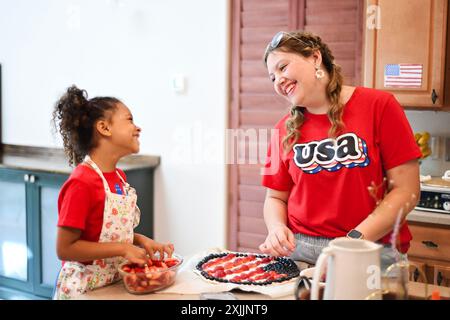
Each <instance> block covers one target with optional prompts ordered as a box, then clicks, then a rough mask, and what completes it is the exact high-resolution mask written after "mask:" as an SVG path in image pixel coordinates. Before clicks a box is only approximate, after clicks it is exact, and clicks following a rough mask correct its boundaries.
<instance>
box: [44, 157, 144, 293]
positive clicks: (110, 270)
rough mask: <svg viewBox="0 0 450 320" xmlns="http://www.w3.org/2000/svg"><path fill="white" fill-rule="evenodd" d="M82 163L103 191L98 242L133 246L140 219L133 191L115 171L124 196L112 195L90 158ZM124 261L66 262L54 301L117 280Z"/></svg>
mask: <svg viewBox="0 0 450 320" xmlns="http://www.w3.org/2000/svg"><path fill="white" fill-rule="evenodd" d="M85 162H87V163H88V164H90V165H91V166H92V168H94V169H95V171H96V172H97V173H98V175H99V176H100V178H101V179H102V181H103V186H104V188H105V209H104V211H103V226H102V230H101V232H100V238H99V242H122V243H133V238H134V233H133V230H134V228H135V227H136V226H137V225H138V224H139V219H140V211H139V208H138V207H137V205H136V200H137V195H136V190H135V189H134V188H132V187H131V186H130V185H129V184H128V183H126V182H125V181H124V180H123V179H122V176H121V175H120V174H119V173H118V172H117V171H116V173H117V175H118V176H119V178H120V180H121V181H122V182H123V184H124V194H123V195H120V194H116V193H112V192H111V190H110V189H109V186H108V182H107V181H106V179H105V177H104V176H103V174H102V172H101V171H100V169H99V168H98V166H97V165H96V164H95V163H94V162H93V161H92V160H91V158H90V157H89V156H86V158H85ZM123 261H124V258H123V257H113V258H106V259H98V260H94V261H93V263H92V264H90V265H84V264H82V263H80V262H76V261H66V262H65V263H64V266H63V267H62V268H61V271H60V272H59V275H58V280H57V283H56V288H55V294H54V297H53V299H56V300H67V299H72V298H74V297H76V296H78V295H81V294H83V293H85V292H86V291H88V290H93V289H95V288H100V287H103V286H106V285H108V284H111V283H114V282H116V281H118V280H120V275H119V272H118V271H117V269H118V265H119V264H120V263H122V262H123Z"/></svg>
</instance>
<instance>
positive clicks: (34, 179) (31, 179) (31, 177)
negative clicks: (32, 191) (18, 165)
mask: <svg viewBox="0 0 450 320" xmlns="http://www.w3.org/2000/svg"><path fill="white" fill-rule="evenodd" d="M35 181H36V178H35V177H34V176H33V175H31V176H30V183H34V182H35Z"/></svg>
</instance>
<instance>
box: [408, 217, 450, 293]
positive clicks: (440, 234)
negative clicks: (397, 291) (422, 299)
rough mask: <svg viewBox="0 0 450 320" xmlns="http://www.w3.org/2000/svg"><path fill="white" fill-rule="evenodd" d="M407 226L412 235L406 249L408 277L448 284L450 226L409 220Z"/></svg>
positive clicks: (449, 276) (449, 278) (431, 282)
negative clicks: (408, 246) (409, 245)
mask: <svg viewBox="0 0 450 320" xmlns="http://www.w3.org/2000/svg"><path fill="white" fill-rule="evenodd" d="M409 227H410V230H411V233H412V235H413V240H412V241H411V247H410V249H409V251H408V259H409V260H410V262H411V268H410V278H411V277H416V279H414V281H420V282H428V283H430V284H435V285H441V286H450V226H443V225H434V224H426V223H416V222H414V223H412V222H410V223H409ZM414 268H417V269H419V270H417V272H416V271H415V269H414ZM420 271H422V272H420ZM423 274H425V277H426V279H423V276H422V275H423Z"/></svg>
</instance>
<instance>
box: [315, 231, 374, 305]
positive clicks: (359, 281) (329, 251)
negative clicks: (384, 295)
mask: <svg viewBox="0 0 450 320" xmlns="http://www.w3.org/2000/svg"><path fill="white" fill-rule="evenodd" d="M381 248H382V246H381V245H379V244H377V243H375V242H371V241H368V240H358V239H349V238H336V239H334V240H331V241H330V242H329V244H328V247H326V248H324V249H322V253H321V254H320V256H319V258H318V259H317V263H316V268H315V270H314V276H313V280H312V285H311V287H312V288H311V300H318V298H319V287H320V284H319V280H320V276H321V274H322V273H323V268H324V266H325V262H326V261H328V264H327V273H326V279H325V291H324V295H323V299H324V300H333V299H334V300H361V299H365V298H366V297H367V296H369V295H370V294H372V293H373V292H376V291H378V290H379V289H380V287H381V270H380V260H381Z"/></svg>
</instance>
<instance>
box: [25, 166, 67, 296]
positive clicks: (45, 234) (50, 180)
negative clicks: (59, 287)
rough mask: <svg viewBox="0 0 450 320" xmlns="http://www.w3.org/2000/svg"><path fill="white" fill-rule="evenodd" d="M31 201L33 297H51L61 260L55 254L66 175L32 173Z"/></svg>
mask: <svg viewBox="0 0 450 320" xmlns="http://www.w3.org/2000/svg"><path fill="white" fill-rule="evenodd" d="M30 177H33V178H32V179H31V180H30V182H29V185H30V187H31V188H30V189H31V191H30V194H31V197H30V202H32V204H33V205H32V209H31V210H32V214H31V215H32V216H33V221H34V226H35V228H34V234H33V239H34V241H33V243H34V245H33V251H34V252H35V259H34V262H33V265H34V268H33V269H34V279H35V280H34V294H38V295H43V296H46V297H51V294H52V291H53V287H54V285H55V282H56V277H57V275H58V272H59V270H60V267H61V261H60V260H59V259H58V257H57V255H56V232H57V226H56V225H57V221H58V195H59V190H60V188H61V186H62V184H63V183H64V181H65V180H66V179H67V176H66V175H58V174H47V173H32V174H30Z"/></svg>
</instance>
